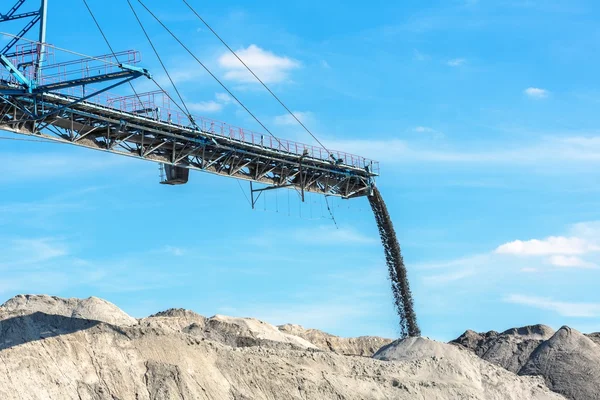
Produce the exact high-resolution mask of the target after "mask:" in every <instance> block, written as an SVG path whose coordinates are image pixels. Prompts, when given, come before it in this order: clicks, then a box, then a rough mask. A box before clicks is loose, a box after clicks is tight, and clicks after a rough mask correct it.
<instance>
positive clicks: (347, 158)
mask: <svg viewBox="0 0 600 400" xmlns="http://www.w3.org/2000/svg"><path fill="white" fill-rule="evenodd" d="M31 46H36V45H31ZM32 50H33V49H30V48H28V47H22V48H19V49H18V50H17V53H16V56H15V57H14V59H12V60H11V62H14V64H15V65H20V64H21V63H27V62H31V60H33V57H37V54H35V55H32ZM53 58H54V54H53V52H52V48H51V47H46V62H48V61H50V60H53ZM117 60H118V61H120V62H122V63H126V64H130V65H135V64H137V63H139V62H140V61H141V55H140V53H139V52H138V51H135V50H129V51H123V52H120V53H117V54H115V55H113V54H106V55H102V56H98V57H93V58H85V59H79V60H74V61H69V62H64V63H58V64H46V65H45V66H44V67H43V68H42V70H41V76H39V77H38V80H37V82H38V85H47V84H50V83H57V82H63V81H66V80H71V79H78V78H87V77H90V76H94V75H101V74H107V73H111V72H114V71H117V70H118V61H117ZM21 65H22V64H21ZM24 72H26V74H25V75H26V76H27V77H28V78H30V79H32V78H33V68H25V69H24ZM0 77H1V79H3V80H5V81H8V82H12V83H16V80H15V79H14V77H13V76H12V75H10V74H9V73H8V71H6V70H4V69H2V70H0ZM94 91H95V89H93V88H92V87H90V86H88V87H86V88H82V87H81V86H75V87H70V88H66V89H61V90H58V91H56V92H55V93H61V94H64V95H67V96H73V97H78V98H81V97H84V96H86V95H87V94H89V93H93V92H94ZM86 101H87V102H90V103H94V104H98V105H102V106H106V107H110V108H111V109H115V110H119V111H123V112H128V113H135V114H138V115H142V116H145V117H148V118H152V119H154V120H159V121H163V122H167V123H171V124H176V125H180V126H186V127H191V126H192V125H193V124H192V122H191V121H190V118H189V116H187V115H185V114H184V113H182V112H179V111H177V110H174V109H173V107H172V104H171V101H170V98H169V96H167V95H166V94H165V93H164V92H163V91H160V90H159V91H153V92H147V93H139V94H137V95H130V96H119V95H114V94H110V93H108V92H104V93H101V94H98V95H94V96H93V97H90V98H88V99H87V100H86ZM193 118H194V120H195V121H194V122H195V124H196V126H197V127H198V128H199V129H200V130H202V131H204V132H210V133H212V134H214V135H219V136H223V137H228V138H230V139H233V140H238V141H241V142H244V143H250V144H253V145H256V146H262V147H265V148H269V149H275V150H278V151H283V152H286V153H291V154H296V155H298V156H300V155H305V156H308V157H312V158H316V159H320V160H324V161H330V162H332V163H337V164H343V165H348V166H352V167H356V168H365V167H368V168H369V170H370V171H371V172H373V173H376V174H379V162H377V161H374V160H370V159H367V158H365V157H360V156H357V155H354V154H350V153H346V152H342V151H337V150H330V151H329V152H328V151H327V150H325V149H324V148H323V147H320V146H313V145H309V144H305V143H300V142H295V141H291V140H286V139H280V138H275V137H274V136H271V135H266V134H263V133H259V132H254V131H251V130H248V129H244V128H240V127H237V126H233V125H230V124H228V123H226V122H221V121H217V120H214V119H210V118H205V117H193Z"/></svg>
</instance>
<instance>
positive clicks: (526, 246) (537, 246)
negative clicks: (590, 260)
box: [495, 236, 600, 256]
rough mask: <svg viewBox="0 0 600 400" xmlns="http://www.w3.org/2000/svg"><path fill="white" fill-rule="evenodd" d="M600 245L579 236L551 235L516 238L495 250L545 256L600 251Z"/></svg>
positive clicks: (501, 252)
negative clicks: (546, 236) (526, 238)
mask: <svg viewBox="0 0 600 400" xmlns="http://www.w3.org/2000/svg"><path fill="white" fill-rule="evenodd" d="M599 250H600V246H598V245H596V244H594V243H590V242H588V241H587V240H585V239H581V238H577V237H564V236H551V237H549V238H546V239H543V240H538V239H532V240H527V241H522V240H515V241H513V242H509V243H505V244H503V245H501V246H499V247H498V248H496V250H495V252H496V253H497V254H511V255H516V256H543V255H554V254H559V255H580V254H586V253H589V252H594V251H599Z"/></svg>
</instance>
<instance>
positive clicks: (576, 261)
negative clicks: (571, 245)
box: [548, 255, 597, 268]
mask: <svg viewBox="0 0 600 400" xmlns="http://www.w3.org/2000/svg"><path fill="white" fill-rule="evenodd" d="M548 261H549V262H550V264H552V265H554V266H556V267H563V268H597V265H596V264H594V263H591V262H589V261H585V260H582V259H581V258H579V257H576V256H564V255H556V256H552V257H550V258H549V259H548Z"/></svg>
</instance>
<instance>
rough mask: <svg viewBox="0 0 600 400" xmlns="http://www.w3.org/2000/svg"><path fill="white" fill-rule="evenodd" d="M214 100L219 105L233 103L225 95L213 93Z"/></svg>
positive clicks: (229, 97)
mask: <svg viewBox="0 0 600 400" xmlns="http://www.w3.org/2000/svg"><path fill="white" fill-rule="evenodd" d="M215 99H217V101H218V102H219V103H221V104H229V103H233V99H232V98H231V96H229V95H228V94H227V93H215Z"/></svg>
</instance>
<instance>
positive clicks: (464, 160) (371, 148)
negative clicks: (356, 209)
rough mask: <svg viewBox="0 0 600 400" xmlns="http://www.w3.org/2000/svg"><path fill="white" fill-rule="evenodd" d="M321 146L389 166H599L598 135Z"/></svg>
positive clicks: (348, 142)
mask: <svg viewBox="0 0 600 400" xmlns="http://www.w3.org/2000/svg"><path fill="white" fill-rule="evenodd" d="M325 144H326V145H327V147H328V148H330V149H334V150H343V151H346V152H348V153H354V154H360V155H361V156H364V157H367V158H371V159H374V160H378V161H381V162H386V163H389V164H399V163H403V164H409V163H420V162H430V163H444V164H457V165H466V164H477V165H506V166H517V165H518V166H539V165H545V166H548V167H549V168H553V167H556V166H557V165H559V164H560V163H565V162H568V163H569V166H570V167H571V168H573V167H575V166H576V165H585V164H591V163H594V164H598V163H600V136H597V135H593V136H589V137H582V136H577V137H574V136H573V137H544V138H541V139H538V140H536V141H532V142H529V143H526V144H523V143H518V144H514V145H510V146H507V145H506V144H500V143H490V142H488V143H486V145H485V147H483V148H474V147H467V146H464V147H460V148H459V147H455V148H452V147H450V146H448V145H447V144H443V145H436V146H434V145H431V144H429V145H428V146H427V147H425V146H424V145H423V144H422V143H418V142H411V141H406V140H399V139H390V140H356V139H355V140H339V141H331V140H330V141H327V142H326V143H325ZM490 149H491V150H490ZM563 170H564V169H563Z"/></svg>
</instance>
